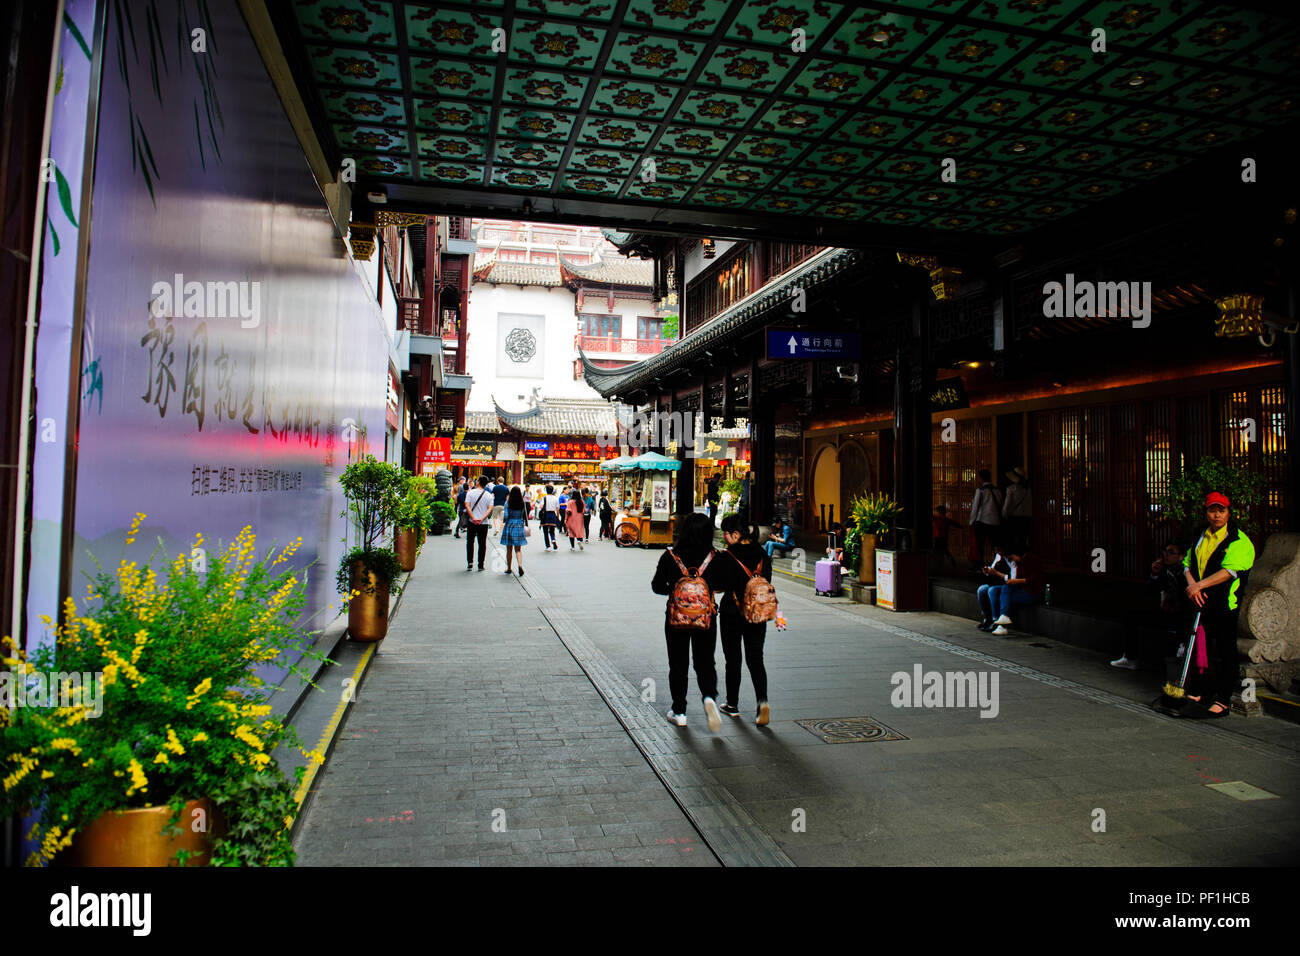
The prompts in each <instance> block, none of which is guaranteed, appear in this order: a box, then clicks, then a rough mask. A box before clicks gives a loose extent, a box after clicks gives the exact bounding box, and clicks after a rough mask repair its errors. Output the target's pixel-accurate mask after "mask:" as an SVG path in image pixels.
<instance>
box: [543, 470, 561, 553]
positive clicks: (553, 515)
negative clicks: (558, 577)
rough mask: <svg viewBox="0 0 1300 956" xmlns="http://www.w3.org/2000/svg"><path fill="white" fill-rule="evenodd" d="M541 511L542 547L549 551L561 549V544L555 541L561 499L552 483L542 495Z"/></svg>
mask: <svg viewBox="0 0 1300 956" xmlns="http://www.w3.org/2000/svg"><path fill="white" fill-rule="evenodd" d="M541 513H542V519H541V526H542V547H544V548H545V549H546V550H547V551H551V550H555V551H559V550H560V546H559V545H558V544H556V542H555V530H556V528H558V527H559V525H560V499H559V498H557V497H556V496H555V488H554V487H552V486H551V485H547V486H546V491H545V493H544V494H543V495H542V504H541Z"/></svg>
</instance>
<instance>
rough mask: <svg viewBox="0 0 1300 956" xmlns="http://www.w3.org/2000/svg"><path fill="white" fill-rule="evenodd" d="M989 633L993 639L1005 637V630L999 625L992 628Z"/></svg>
mask: <svg viewBox="0 0 1300 956" xmlns="http://www.w3.org/2000/svg"><path fill="white" fill-rule="evenodd" d="M989 633H990V634H992V635H993V636H994V637H1006V636H1007V629H1006V628H1005V627H1003V626H1002V625H1001V624H999V625H998V626H997V627H995V628H993V630H992V631H990V632H989Z"/></svg>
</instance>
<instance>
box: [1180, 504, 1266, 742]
mask: <svg viewBox="0 0 1300 956" xmlns="http://www.w3.org/2000/svg"><path fill="white" fill-rule="evenodd" d="M1229 504H1230V502H1229V501H1228V498H1227V496H1226V495H1223V494H1221V493H1220V492H1217V491H1212V492H1210V494H1208V495H1206V497H1205V518H1206V521H1207V522H1208V524H1209V527H1208V528H1206V529H1205V533H1204V534H1202V535H1201V537H1200V539H1199V540H1198V541H1197V544H1196V545H1195V547H1193V548H1191V549H1189V550H1188V552H1187V557H1186V558H1184V559H1183V565H1184V566H1185V568H1186V570H1185V571H1184V572H1183V574H1184V576H1185V578H1186V580H1187V597H1188V599H1189V600H1190V601H1191V602H1192V603H1193V604H1195V605H1196V607H1197V609H1199V611H1200V614H1201V627H1202V628H1203V629H1204V631H1205V644H1206V651H1207V654H1208V662H1209V667H1208V669H1206V670H1205V671H1204V672H1198V671H1197V669H1196V668H1195V667H1192V668H1191V669H1190V670H1189V671H1188V676H1187V683H1188V687H1187V695H1186V697H1185V698H1184V700H1186V701H1187V703H1186V704H1185V705H1184V706H1183V707H1182V708H1180V709H1179V711H1178V716H1180V717H1196V718H1203V717H1211V718H1214V717H1226V716H1227V715H1228V705H1229V703H1230V702H1231V701H1232V695H1233V693H1234V692H1235V691H1236V690H1238V688H1239V686H1240V682H1239V681H1238V679H1237V672H1238V666H1237V615H1238V613H1239V610H1238V607H1237V592H1238V591H1239V590H1240V588H1241V587H1242V585H1244V584H1245V583H1246V579H1247V578H1248V577H1250V569H1251V567H1252V566H1253V565H1254V563H1255V546H1254V545H1253V544H1251V541H1250V539H1249V538H1248V537H1246V535H1245V533H1244V532H1242V531H1241V529H1240V528H1238V527H1237V525H1236V522H1234V521H1232V520H1231V519H1230V518H1229V517H1228V507H1229ZM1187 653H1189V654H1191V653H1193V650H1192V648H1191V647H1188V649H1187ZM1193 662H1195V658H1193Z"/></svg>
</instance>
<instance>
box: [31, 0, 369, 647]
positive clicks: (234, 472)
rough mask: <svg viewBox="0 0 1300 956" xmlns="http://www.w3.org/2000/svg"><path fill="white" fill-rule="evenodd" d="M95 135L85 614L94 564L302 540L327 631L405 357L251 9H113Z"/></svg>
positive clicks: (84, 400)
mask: <svg viewBox="0 0 1300 956" xmlns="http://www.w3.org/2000/svg"><path fill="white" fill-rule="evenodd" d="M121 8H129V9H130V12H131V14H132V16H133V17H134V22H135V24H136V28H135V30H134V31H132V30H131V29H130V27H129V26H126V27H124V25H123V24H122V23H121V22H119V20H118V18H117V15H116V12H115V11H116V10H118V9H121ZM209 11H211V13H210V15H209ZM141 24H148V29H147V30H146V29H141V28H140V25H141ZM97 129H98V134H97V136H98V138H97V144H96V149H95V163H94V169H93V182H92V184H91V188H92V189H93V216H92V217H91V220H90V221H89V222H83V223H82V224H81V227H82V228H83V229H85V228H89V230H90V245H89V257H88V260H87V261H86V263H85V264H84V266H85V268H84V275H85V278H84V284H85V308H84V310H83V311H82V315H81V319H82V329H81V336H80V342H81V348H80V356H79V357H78V356H74V357H73V363H74V364H73V367H74V368H76V369H77V372H76V373H75V374H78V375H79V376H80V380H81V389H80V397H79V407H78V409H77V416H76V427H77V429H78V430H77V433H76V458H75V467H76V485H75V507H74V517H75V524H74V527H75V541H74V555H75V565H74V573H73V582H72V589H71V591H72V596H73V597H74V598H80V597H81V595H82V594H84V592H85V585H84V582H85V578H84V577H83V576H82V574H81V572H82V571H89V570H91V568H92V565H91V563H90V558H89V557H88V552H89V553H93V554H94V555H95V556H96V557H97V558H98V559H99V561H100V563H102V564H103V565H104V566H105V567H113V566H115V565H116V564H117V563H118V561H120V560H121V559H122V558H123V557H125V558H127V559H129V560H134V561H144V560H145V559H146V558H147V557H148V555H149V553H150V551H151V550H152V547H153V545H154V543H156V540H157V539H161V540H162V542H163V543H164V545H165V547H166V550H167V553H168V554H169V555H171V556H175V555H176V554H177V553H179V552H181V551H188V549H189V546H190V543H191V542H192V541H193V539H194V535H195V533H196V532H202V534H203V536H204V538H205V539H206V540H207V541H208V542H210V545H211V546H220V545H221V544H224V543H228V542H229V541H230V540H231V539H233V538H234V537H235V535H236V534H238V533H239V531H240V529H241V528H243V527H244V526H245V525H251V526H252V528H253V531H254V532H255V533H256V534H257V535H258V539H259V545H260V547H259V550H261V549H262V548H264V547H267V546H269V545H270V544H271V543H272V542H273V541H278V542H279V543H280V544H281V545H283V544H285V543H287V542H289V541H292V540H293V539H294V538H296V537H298V536H301V537H302V539H303V546H302V550H301V551H300V552H299V554H298V556H297V558H296V559H295V561H296V563H301V564H303V565H306V564H311V563H312V562H314V561H318V562H319V564H318V565H317V566H316V567H313V568H312V569H311V571H310V573H309V578H308V579H309V586H308V601H309V603H308V613H309V614H311V613H316V612H322V611H323V612H324V613H320V614H319V616H317V617H316V618H315V620H316V622H317V623H316V625H315V626H321V625H322V624H323V623H325V622H327V621H328V620H329V619H330V618H331V617H332V616H333V614H332V613H331V612H330V605H332V604H337V603H338V597H337V596H336V595H335V593H334V581H333V579H334V567H335V565H336V564H337V562H338V560H339V557H340V556H341V554H342V552H343V549H344V543H343V539H344V538H345V537H346V536H347V535H348V528H347V526H346V524H345V522H344V521H343V520H342V519H341V518H340V516H339V514H340V512H341V511H342V508H343V500H342V497H341V494H340V492H339V488H338V482H337V476H338V474H339V473H340V472H341V470H342V469H343V468H344V467H345V466H346V465H347V463H348V462H349V460H351V459H354V458H356V457H357V456H358V455H360V454H364V453H366V452H368V451H370V450H372V448H371V446H372V445H375V444H377V446H378V451H377V454H378V455H380V456H382V455H383V439H382V436H383V434H384V419H385V408H384V405H385V395H386V392H387V373H388V365H389V352H390V345H389V338H388V335H387V334H386V333H385V330H384V326H383V322H382V316H381V314H380V312H379V310H378V308H377V306H376V304H375V301H374V299H373V296H372V295H371V294H370V293H369V292H368V291H367V286H366V284H365V283H364V282H363V281H362V279H361V278H360V276H359V274H358V272H357V269H356V267H355V266H354V264H353V263H352V261H351V260H350V259H349V258H347V256H346V253H345V252H344V250H343V245H342V243H341V242H340V241H339V240H338V238H337V236H336V234H335V230H334V227H333V224H332V221H331V219H330V216H329V214H328V211H327V208H326V203H325V200H324V198H323V196H322V194H321V192H320V190H319V188H318V186H317V184H316V182H315V181H314V179H313V177H312V176H311V173H310V172H309V169H308V165H307V161H306V159H305V158H304V156H303V152H302V149H301V147H300V145H299V143H298V141H297V140H296V138H295V137H294V134H293V132H292V129H291V127H290V124H289V121H288V120H287V118H286V117H285V115H284V112H283V110H282V108H281V105H280V101H279V99H278V97H277V95H276V92H275V89H274V87H273V86H272V84H271V81H270V79H269V78H268V76H267V73H266V70H265V67H264V66H263V64H262V60H261V59H260V57H259V55H258V53H257V50H256V48H255V46H254V44H253V42H252V39H251V38H250V36H249V34H248V30H247V27H246V26H245V24H244V22H243V20H242V18H241V17H240V14H239V12H238V7H237V6H236V5H235V4H203V3H199V2H195V0H189V2H181V3H176V4H154V3H146V2H143V0H130V2H124V3H122V4H120V5H119V4H109V5H108V14H107V25H106V30H105V33H104V67H103V81H102V87H101V89H100V91H99V116H98V127H97ZM161 144H165V147H166V148H160V145H161ZM87 179H88V180H89V179H90V177H89V176H88V177H87ZM65 354H66V353H65ZM51 364H52V365H54V364H57V363H51ZM53 374H54V373H53V372H52V373H51V375H53ZM63 374H64V378H65V380H66V379H67V377H68V374H69V372H68V370H67V369H65V370H64V373H63ZM51 383H52V384H51V387H52V389H57V384H58V383H57V382H54V381H53V380H51ZM41 385H42V387H44V385H45V383H44V382H42V383H41ZM64 394H65V395H66V394H67V391H66V388H65V391H64ZM367 436H369V438H368V437H367ZM42 480H44V481H48V482H50V483H51V484H52V485H54V486H55V487H60V488H61V486H62V475H61V474H57V473H56V469H54V468H51V469H49V470H47V471H46V473H45V474H44V475H42V476H38V478H37V481H38V487H39V484H40V482H41V481H42ZM137 512H143V513H145V514H146V515H147V516H148V517H147V518H146V520H145V521H144V523H143V525H142V527H141V530H140V534H139V537H138V540H137V541H136V543H135V544H133V545H131V546H129V547H128V546H126V545H125V537H126V531H127V529H128V528H129V526H130V525H131V521H132V519H133V518H134V516H135V514H136V513H137ZM299 559H300V560H299ZM48 591H49V589H48V587H43V588H42V598H41V600H42V602H43V601H44V600H46V599H47V593H46V592H48ZM35 592H36V589H35V588H33V592H32V600H31V601H29V612H31V613H34V614H36V615H40V614H51V615H52V614H53V613H54V608H53V607H51V606H48V605H47V606H44V607H38V606H37V600H36V597H37V596H36V593H35ZM33 619H39V618H38V617H37V618H32V617H29V622H30V621H32V620H33ZM39 630H40V628H39V627H37V628H32V630H31V632H32V633H33V634H35V633H38V632H39Z"/></svg>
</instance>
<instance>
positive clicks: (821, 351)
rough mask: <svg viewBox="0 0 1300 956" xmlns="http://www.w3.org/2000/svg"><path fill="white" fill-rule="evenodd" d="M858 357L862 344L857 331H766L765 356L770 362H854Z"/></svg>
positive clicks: (860, 353)
mask: <svg viewBox="0 0 1300 956" xmlns="http://www.w3.org/2000/svg"><path fill="white" fill-rule="evenodd" d="M861 355H862V343H861V340H860V336H859V335H858V333H857V332H813V331H809V330H808V329H802V330H798V329H768V330H767V357H768V358H770V359H782V358H784V359H845V360H847V361H850V362H856V361H857V360H858V359H859V358H860V357H861Z"/></svg>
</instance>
